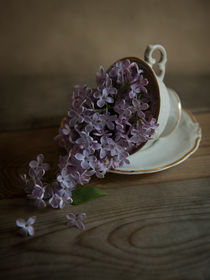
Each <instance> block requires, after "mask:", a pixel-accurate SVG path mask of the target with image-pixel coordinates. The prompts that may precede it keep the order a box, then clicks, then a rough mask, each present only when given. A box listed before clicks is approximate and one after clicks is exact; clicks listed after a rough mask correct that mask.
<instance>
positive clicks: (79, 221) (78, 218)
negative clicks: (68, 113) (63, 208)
mask: <svg viewBox="0 0 210 280" xmlns="http://www.w3.org/2000/svg"><path fill="white" fill-rule="evenodd" d="M66 218H67V220H68V222H67V225H68V226H69V227H76V228H78V229H79V230H81V231H82V230H85V225H84V220H85V219H86V214H85V213H81V214H77V215H74V214H73V213H69V214H68V215H66Z"/></svg>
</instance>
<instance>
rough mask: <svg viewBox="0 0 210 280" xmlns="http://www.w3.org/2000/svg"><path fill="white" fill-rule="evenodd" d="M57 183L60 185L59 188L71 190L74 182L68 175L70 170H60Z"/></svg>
mask: <svg viewBox="0 0 210 280" xmlns="http://www.w3.org/2000/svg"><path fill="white" fill-rule="evenodd" d="M57 181H58V182H59V183H60V185H61V187H64V188H69V189H71V190H72V189H74V187H75V182H74V180H73V177H72V175H71V173H70V169H68V168H67V167H64V168H63V169H62V170H61V173H60V175H58V177H57Z"/></svg>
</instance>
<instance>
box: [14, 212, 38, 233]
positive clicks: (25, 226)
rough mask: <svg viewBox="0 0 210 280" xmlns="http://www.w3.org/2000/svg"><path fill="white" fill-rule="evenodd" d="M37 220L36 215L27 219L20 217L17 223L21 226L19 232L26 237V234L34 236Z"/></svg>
mask: <svg viewBox="0 0 210 280" xmlns="http://www.w3.org/2000/svg"><path fill="white" fill-rule="evenodd" d="M35 221H36V216H33V217H30V218H29V219H28V220H27V221H25V220H24V219H22V218H20V219H17V220H16V225H17V227H18V228H19V233H20V234H21V235H22V236H24V237H26V236H33V235H34V233H35V231H34V227H33V226H32V225H33V224H34V223H35Z"/></svg>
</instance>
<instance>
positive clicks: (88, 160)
mask: <svg viewBox="0 0 210 280" xmlns="http://www.w3.org/2000/svg"><path fill="white" fill-rule="evenodd" d="M75 158H76V159H77V160H79V161H81V163H80V164H81V167H82V168H83V169H87V168H94V165H95V162H96V157H95V156H90V154H89V153H88V151H87V150H83V152H82V153H77V154H76V155H75Z"/></svg>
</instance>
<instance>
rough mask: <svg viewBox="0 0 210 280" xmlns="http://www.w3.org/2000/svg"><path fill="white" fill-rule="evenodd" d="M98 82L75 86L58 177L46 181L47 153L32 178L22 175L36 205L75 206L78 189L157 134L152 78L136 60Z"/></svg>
mask: <svg viewBox="0 0 210 280" xmlns="http://www.w3.org/2000/svg"><path fill="white" fill-rule="evenodd" d="M96 82H97V85H96V88H89V87H88V86H87V85H85V86H75V87H74V91H73V98H72V108H70V109H69V110H68V113H67V116H66V118H65V120H64V121H63V124H62V127H61V128H60V129H59V135H58V136H57V137H56V140H58V142H59V144H60V145H61V146H62V147H64V148H65V152H66V155H64V156H61V157H60V159H59V164H58V172H57V173H56V178H55V179H54V180H53V181H52V182H50V183H49V182H47V180H46V176H45V173H46V171H48V170H49V165H48V164H45V163H44V156H43V155H39V156H38V157H37V160H35V161H32V162H30V169H29V176H26V175H24V176H23V177H22V180H23V182H24V185H25V190H26V192H27V196H28V197H29V198H31V199H33V201H34V203H35V205H36V206H37V207H45V206H46V205H50V206H51V207H53V208H63V207H64V205H65V204H66V203H71V202H72V198H71V193H72V191H73V190H74V188H75V187H76V186H77V185H84V184H86V183H88V182H89V181H90V178H91V177H92V176H93V175H94V174H95V175H96V176H97V177H98V178H103V177H104V175H105V174H106V172H108V171H109V169H110V168H118V167H119V166H121V165H123V164H125V163H126V164H129V161H128V159H127V158H128V156H129V153H131V152H132V151H133V150H134V149H135V148H136V147H138V146H139V145H141V144H142V143H144V142H146V141H148V140H150V139H151V138H152V135H153V134H154V133H155V130H156V128H157V126H158V125H157V122H156V120H155V119H154V117H153V108H154V106H151V104H152V102H153V100H152V98H151V96H150V92H148V89H147V85H148V80H147V78H146V77H145V75H144V72H143V70H142V69H141V67H140V66H139V64H138V63H137V62H135V61H131V60H129V59H125V60H121V61H118V62H117V63H115V65H113V66H112V67H111V68H110V69H109V71H108V72H105V71H104V68H103V67H100V69H99V72H97V74H96ZM152 105H153V104H152ZM76 220H77V216H74V221H76Z"/></svg>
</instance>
